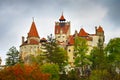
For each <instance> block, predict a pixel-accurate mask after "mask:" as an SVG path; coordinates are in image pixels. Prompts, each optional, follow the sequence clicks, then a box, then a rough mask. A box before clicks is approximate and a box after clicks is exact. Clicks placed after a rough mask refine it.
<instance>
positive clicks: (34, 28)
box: [28, 18, 39, 37]
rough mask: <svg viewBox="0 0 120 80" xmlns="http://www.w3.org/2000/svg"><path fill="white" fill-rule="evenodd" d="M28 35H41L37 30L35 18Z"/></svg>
mask: <svg viewBox="0 0 120 80" xmlns="http://www.w3.org/2000/svg"><path fill="white" fill-rule="evenodd" d="M28 37H39V35H38V32H37V28H36V25H35V22H34V18H33V22H32V25H31V28H30V31H29V33H28Z"/></svg>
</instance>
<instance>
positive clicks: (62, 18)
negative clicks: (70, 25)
mask: <svg viewBox="0 0 120 80" xmlns="http://www.w3.org/2000/svg"><path fill="white" fill-rule="evenodd" d="M65 20H66V19H65V18H64V15H63V13H62V15H61V17H60V19H59V21H65Z"/></svg>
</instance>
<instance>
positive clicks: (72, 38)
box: [68, 35, 74, 45]
mask: <svg viewBox="0 0 120 80" xmlns="http://www.w3.org/2000/svg"><path fill="white" fill-rule="evenodd" d="M68 45H74V37H73V35H70V36H69V39H68Z"/></svg>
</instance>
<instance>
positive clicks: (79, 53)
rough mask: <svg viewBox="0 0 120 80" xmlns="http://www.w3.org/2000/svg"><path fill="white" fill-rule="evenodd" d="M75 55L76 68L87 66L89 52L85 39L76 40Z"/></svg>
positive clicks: (78, 38)
mask: <svg viewBox="0 0 120 80" xmlns="http://www.w3.org/2000/svg"><path fill="white" fill-rule="evenodd" d="M74 50H75V52H74V55H75V65H76V66H83V65H87V63H86V59H87V55H86V53H87V51H88V45H87V42H86V40H85V39H84V38H80V37H76V38H75V44H74Z"/></svg>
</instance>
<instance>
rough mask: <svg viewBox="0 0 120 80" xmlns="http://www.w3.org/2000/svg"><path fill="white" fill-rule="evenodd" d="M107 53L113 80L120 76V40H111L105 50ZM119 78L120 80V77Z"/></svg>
mask: <svg viewBox="0 0 120 80" xmlns="http://www.w3.org/2000/svg"><path fill="white" fill-rule="evenodd" d="M105 52H106V55H107V63H108V71H109V73H110V74H111V78H113V79H114V78H116V75H119V76H120V38H113V39H111V40H110V41H109V43H108V44H107V47H106V48H105ZM117 73H118V74H117ZM118 78H119V79H120V77H118Z"/></svg>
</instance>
